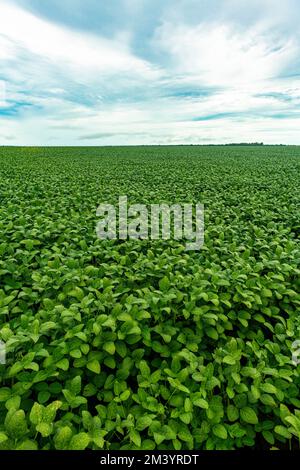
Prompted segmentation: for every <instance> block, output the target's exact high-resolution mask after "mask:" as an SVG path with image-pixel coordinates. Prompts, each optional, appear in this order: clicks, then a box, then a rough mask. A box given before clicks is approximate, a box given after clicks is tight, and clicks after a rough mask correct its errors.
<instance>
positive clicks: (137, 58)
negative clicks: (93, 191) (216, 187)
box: [0, 0, 300, 145]
mask: <svg viewBox="0 0 300 470" xmlns="http://www.w3.org/2000/svg"><path fill="white" fill-rule="evenodd" d="M299 23H300V8H299V0H284V1H282V0H43V1H41V0H0V82H1V83H0V145H114V144H118V145H122V144H130V145H132V144H176V143H192V144H196V143H199V144H201V143H202V144H208V143H222V142H225V143H226V142H238V141H248V142H250V141H264V142H265V143H288V144H300V28H299Z"/></svg>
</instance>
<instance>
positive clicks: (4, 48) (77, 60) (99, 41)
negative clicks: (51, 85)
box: [0, 2, 158, 78]
mask: <svg viewBox="0 0 300 470" xmlns="http://www.w3.org/2000/svg"><path fill="white" fill-rule="evenodd" d="M0 18H1V35H2V39H1V42H0V58H1V55H2V57H3V56H4V58H7V56H8V52H9V50H10V49H11V48H14V49H17V50H18V52H19V54H22V53H24V51H25V52H27V53H31V54H33V55H35V56H39V57H40V58H41V59H43V60H44V61H45V62H52V63H53V64H55V66H56V67H58V66H60V67H61V68H63V69H64V70H67V69H68V68H69V69H70V71H71V72H73V73H77V74H79V75H82V76H83V77H84V76H86V74H90V73H91V72H93V73H94V74H95V73H103V74H105V75H109V74H110V73H117V72H118V73H122V72H123V73H124V72H130V73H132V74H133V73H134V74H136V75H141V76H147V75H148V76H149V78H154V77H156V76H157V73H158V71H157V70H155V69H154V68H152V67H151V66H150V65H149V64H148V63H147V62H146V61H144V60H141V59H138V58H136V57H135V56H133V55H132V54H131V53H130V51H129V50H128V48H127V46H126V43H125V42H123V43H121V42H120V41H119V42H117V41H116V42H115V41H108V40H106V39H104V38H99V37H98V36H94V35H92V34H88V33H79V32H76V31H73V30H71V29H67V28H63V27H61V26H57V25H55V24H52V23H51V22H49V21H46V20H44V19H41V18H38V17H36V16H35V15H33V14H31V13H29V12H27V11H25V10H23V9H21V8H19V7H16V6H14V5H10V4H8V3H6V2H4V3H1V5H0Z"/></svg>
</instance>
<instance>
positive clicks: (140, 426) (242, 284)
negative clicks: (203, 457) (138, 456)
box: [0, 146, 300, 450]
mask: <svg viewBox="0 0 300 470" xmlns="http://www.w3.org/2000/svg"><path fill="white" fill-rule="evenodd" d="M299 188H300V148H298V147H266V146H265V147H193V146H191V147H149V148H145V147H136V148H130V147H129V148H100V149H99V148H89V149H85V148H65V149H59V148H53V149H39V148H32V149H31V148H27V149H14V148H2V149H1V150H0V340H2V341H3V342H4V343H5V344H6V364H3V365H0V448H2V449H78V450H79V449H86V448H89V449H147V450H150V449H154V448H156V449H176V450H180V449H237V448H240V447H246V446H250V447H259V448H261V447H263V448H270V447H272V446H273V447H279V448H286V447H288V446H296V447H297V446H298V445H299V444H298V442H299V438H300V398H299V385H300V374H299V371H300V366H299V365H298V366H297V365H296V364H294V363H293V361H292V351H293V343H294V342H295V341H297V340H300V316H299V307H300V295H299V273H300V271H299V261H300V250H299V233H300V224H299V220H300V207H299ZM120 195H127V196H128V199H129V201H130V203H144V204H152V203H162V202H165V203H170V204H173V203H185V202H187V203H191V202H192V203H198V202H200V203H203V204H204V205H205V230H206V231H205V246H204V247H203V249H202V250H201V251H198V252H196V251H195V252H187V251H185V243H184V242H183V241H180V240H177V241H174V240H157V241H151V240H143V241H140V240H137V241H134V240H129V241H122V240H106V241H103V240H98V239H97V237H96V232H95V226H96V223H97V217H96V209H97V207H98V205H99V204H100V203H102V202H108V203H111V204H117V201H118V198H119V196H120Z"/></svg>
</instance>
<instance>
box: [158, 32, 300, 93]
mask: <svg viewBox="0 0 300 470" xmlns="http://www.w3.org/2000/svg"><path fill="white" fill-rule="evenodd" d="M155 43H156V45H157V47H160V48H162V49H163V50H164V51H165V52H166V54H167V55H169V56H170V57H171V60H172V65H173V66H174V68H175V69H176V70H177V71H178V73H181V74H188V75H192V76H197V77H198V80H199V82H200V83H201V84H205V85H221V86H231V87H232V86H248V85H250V86H251V87H252V86H253V82H255V81H257V80H264V79H269V78H272V77H274V76H276V75H277V74H278V73H279V72H281V71H282V70H283V69H284V67H285V66H286V65H287V64H288V63H289V62H290V61H291V60H293V58H294V57H295V56H296V54H297V48H296V45H295V44H294V42H293V40H292V39H291V38H288V39H284V38H276V35H274V34H272V33H271V32H270V31H267V32H264V31H263V25H262V24H258V25H256V27H252V28H250V29H248V30H246V31H243V32H241V31H238V30H235V29H234V28H233V27H232V26H231V25H230V24H217V23H211V24H200V25H198V26H196V27H190V26H187V25H183V24H172V23H164V24H163V25H162V26H160V27H159V29H158V30H157V32H156V40H155Z"/></svg>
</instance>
